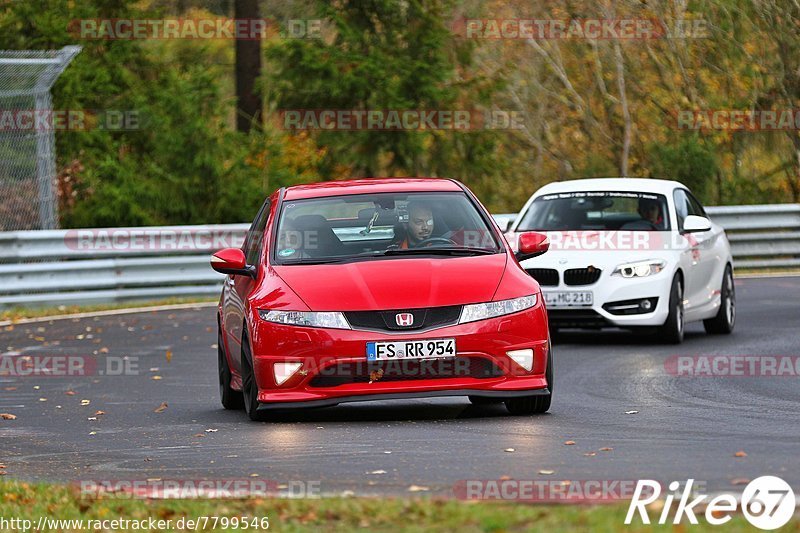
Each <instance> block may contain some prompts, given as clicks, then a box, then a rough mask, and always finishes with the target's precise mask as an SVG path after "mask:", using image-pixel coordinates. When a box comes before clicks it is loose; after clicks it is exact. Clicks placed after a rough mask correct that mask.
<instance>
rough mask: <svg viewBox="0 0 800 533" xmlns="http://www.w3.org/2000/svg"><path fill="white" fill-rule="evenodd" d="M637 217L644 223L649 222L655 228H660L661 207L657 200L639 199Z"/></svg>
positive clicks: (662, 220)
mask: <svg viewBox="0 0 800 533" xmlns="http://www.w3.org/2000/svg"><path fill="white" fill-rule="evenodd" d="M638 211H639V216H640V217H642V219H644V220H645V221H647V222H649V223H650V224H652V225H653V226H654V227H656V228H660V227H661V224H662V223H663V222H664V219H663V217H662V216H661V206H660V205H659V202H658V201H657V200H650V199H648V198H640V199H639V208H638Z"/></svg>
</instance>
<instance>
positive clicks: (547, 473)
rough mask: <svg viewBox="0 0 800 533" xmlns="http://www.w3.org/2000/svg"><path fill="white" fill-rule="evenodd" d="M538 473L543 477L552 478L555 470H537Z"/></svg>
mask: <svg viewBox="0 0 800 533" xmlns="http://www.w3.org/2000/svg"><path fill="white" fill-rule="evenodd" d="M539 473H540V474H541V475H543V476H552V475H553V474H555V473H556V471H555V470H539Z"/></svg>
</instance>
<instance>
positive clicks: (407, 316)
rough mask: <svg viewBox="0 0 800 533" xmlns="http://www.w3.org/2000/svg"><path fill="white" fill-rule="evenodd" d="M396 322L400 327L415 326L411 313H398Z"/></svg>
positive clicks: (395, 317) (395, 318)
mask: <svg viewBox="0 0 800 533" xmlns="http://www.w3.org/2000/svg"><path fill="white" fill-rule="evenodd" d="M394 321H395V322H397V325H398V326H406V327H408V326H413V325H414V315H412V314H411V313H397V314H396V315H395V316H394Z"/></svg>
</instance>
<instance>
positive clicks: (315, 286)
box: [273, 253, 508, 311]
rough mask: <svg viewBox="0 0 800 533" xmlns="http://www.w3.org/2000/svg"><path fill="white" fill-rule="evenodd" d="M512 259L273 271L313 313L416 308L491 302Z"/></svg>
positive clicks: (423, 260)
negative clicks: (509, 260) (507, 262)
mask: <svg viewBox="0 0 800 533" xmlns="http://www.w3.org/2000/svg"><path fill="white" fill-rule="evenodd" d="M507 257H508V256H507V255H506V254H504V253H500V254H494V255H483V256H475V257H413V258H405V257H404V258H394V259H380V260H370V261H354V262H352V263H343V264H329V265H305V266H304V265H278V266H275V267H273V268H274V270H275V272H276V273H277V274H278V275H279V276H280V277H281V278H282V279H283V281H284V282H285V283H286V284H287V285H289V287H290V288H291V289H292V290H293V291H294V292H295V293H297V295H298V296H299V297H300V298H301V299H302V300H303V301H304V302H305V303H306V305H308V307H309V309H311V310H312V311H369V310H380V309H415V308H420V307H440V306H446V305H461V304H468V303H479V302H488V301H490V300H491V299H492V297H493V296H494V293H495V291H496V290H497V286H498V285H499V284H500V280H501V279H502V277H503V272H504V271H505V268H506V261H507Z"/></svg>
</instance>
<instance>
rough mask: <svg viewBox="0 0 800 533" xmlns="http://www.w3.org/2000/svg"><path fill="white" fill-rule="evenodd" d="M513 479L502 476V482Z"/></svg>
mask: <svg viewBox="0 0 800 533" xmlns="http://www.w3.org/2000/svg"><path fill="white" fill-rule="evenodd" d="M509 479H511V476H500V481H508V480H509Z"/></svg>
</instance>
